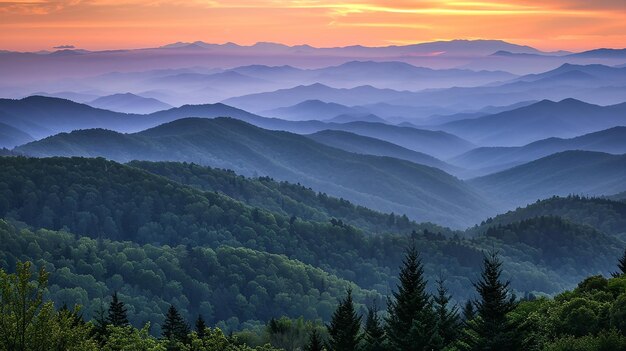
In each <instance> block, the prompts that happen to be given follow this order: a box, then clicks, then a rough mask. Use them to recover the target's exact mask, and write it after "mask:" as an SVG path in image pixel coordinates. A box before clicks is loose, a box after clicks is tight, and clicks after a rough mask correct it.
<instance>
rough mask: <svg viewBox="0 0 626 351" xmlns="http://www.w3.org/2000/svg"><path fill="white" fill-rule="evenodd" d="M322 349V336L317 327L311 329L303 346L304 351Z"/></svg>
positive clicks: (319, 350) (318, 350)
mask: <svg viewBox="0 0 626 351" xmlns="http://www.w3.org/2000/svg"><path fill="white" fill-rule="evenodd" d="M323 350H324V342H323V341H322V336H321V335H320V332H319V331H318V330H317V329H313V331H311V334H310V336H309V342H308V344H307V345H306V346H305V347H304V351H323Z"/></svg>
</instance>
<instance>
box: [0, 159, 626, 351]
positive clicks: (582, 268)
mask: <svg viewBox="0 0 626 351" xmlns="http://www.w3.org/2000/svg"><path fill="white" fill-rule="evenodd" d="M625 208H626V207H625V205H624V203H623V202H621V201H619V200H617V199H598V198H583V197H576V196H570V197H555V198H550V199H546V200H542V201H538V202H537V203H533V204H531V205H529V206H527V207H525V208H519V209H517V210H515V211H511V212H509V213H506V214H503V215H500V216H496V217H493V218H490V219H487V220H485V221H484V222H483V223H481V224H480V225H477V226H475V227H472V228H469V229H467V230H465V231H460V230H452V229H448V228H444V227H441V226H437V225H434V224H430V223H416V222H414V221H411V220H410V219H409V218H408V217H407V216H406V215H404V214H394V213H381V212H377V211H373V210H370V209H368V208H365V207H362V206H357V205H354V204H352V203H351V202H349V201H346V200H344V199H340V198H335V197H332V196H329V195H327V194H324V193H319V192H315V191H314V190H312V189H309V188H306V187H304V186H302V185H299V184H291V183H288V182H278V181H275V180H273V179H271V178H268V177H252V178H251V177H243V176H240V175H237V174H236V173H234V172H232V171H229V170H222V169H214V168H209V167H204V166H199V165H196V164H193V163H176V162H145V161H133V162H130V163H128V164H121V163H117V162H113V161H107V160H105V159H102V158H62V157H57V158H43V159H36V158H26V157H0V269H2V273H1V274H0V309H1V311H0V312H2V313H1V314H2V317H1V318H2V320H1V321H0V333H3V335H2V336H1V337H0V339H2V340H5V344H3V345H1V346H0V350H91V349H93V350H286V351H291V350H322V349H326V350H329V351H330V350H372V351H373V350H624V349H626V324H625V322H624V321H626V278H624V276H623V273H624V271H625V270H626V257H624V248H626V243H625V242H624V240H623V239H624V237H625V236H624V233H625V230H624V229H623V228H624V227H623V225H622V224H623V223H626V210H625ZM604 277H610V278H604ZM564 291H565V292H564Z"/></svg>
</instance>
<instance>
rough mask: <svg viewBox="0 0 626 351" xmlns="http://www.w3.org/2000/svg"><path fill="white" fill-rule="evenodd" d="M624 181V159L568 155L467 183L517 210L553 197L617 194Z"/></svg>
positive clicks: (591, 154) (625, 185)
mask: <svg viewBox="0 0 626 351" xmlns="http://www.w3.org/2000/svg"><path fill="white" fill-rule="evenodd" d="M624 179H626V156H625V155H619V156H618V155H610V154H606V153H599V152H591V151H566V152H561V153H558V154H554V155H551V156H548V157H544V158H541V159H539V160H536V161H532V162H529V163H526V164H523V165H520V166H517V167H514V168H511V169H508V170H506V171H502V172H499V173H494V174H491V175H488V176H484V177H480V178H474V179H471V180H469V181H468V182H469V183H470V184H471V185H474V186H476V187H477V188H479V189H481V190H483V191H484V192H485V193H488V194H490V195H491V196H492V197H493V198H494V199H495V200H496V201H499V202H500V203H501V204H502V205H503V206H505V207H509V208H515V207H517V206H523V205H526V204H528V203H532V202H535V201H536V200H538V199H544V198H548V197H552V196H554V195H559V196H566V195H570V194H577V195H584V196H598V195H605V194H614V193H617V192H620V191H624V190H625V189H626V183H624Z"/></svg>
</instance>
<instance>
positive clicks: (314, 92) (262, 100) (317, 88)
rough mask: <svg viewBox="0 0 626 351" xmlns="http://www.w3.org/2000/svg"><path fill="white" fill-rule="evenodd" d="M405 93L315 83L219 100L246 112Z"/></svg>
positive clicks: (367, 100) (394, 96) (357, 102)
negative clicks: (311, 102)
mask: <svg viewBox="0 0 626 351" xmlns="http://www.w3.org/2000/svg"><path fill="white" fill-rule="evenodd" d="M408 96H411V93H410V92H404V91H397V90H392V89H378V88H375V87H372V86H369V85H364V86H359V87H355V88H333V87H330V86H327V85H324V84H320V83H315V84H311V85H299V86H296V87H293V88H287V89H279V90H276V91H272V92H264V93H255V94H249V95H244V96H239V97H234V98H229V99H226V100H224V101H222V102H223V103H225V104H227V105H231V106H235V107H238V108H241V109H244V110H247V111H252V112H259V113H260V112H262V111H267V110H272V109H276V108H280V107H284V106H291V105H296V104H299V103H301V102H304V101H307V100H321V101H324V102H328V103H336V104H341V105H347V106H354V105H363V104H370V103H375V102H384V101H387V100H391V99H399V98H401V97H408Z"/></svg>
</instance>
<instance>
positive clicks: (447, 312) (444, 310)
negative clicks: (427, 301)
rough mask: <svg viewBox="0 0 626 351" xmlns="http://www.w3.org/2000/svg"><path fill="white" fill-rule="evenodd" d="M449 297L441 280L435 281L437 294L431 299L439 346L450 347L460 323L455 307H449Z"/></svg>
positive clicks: (456, 335) (457, 309)
mask: <svg viewBox="0 0 626 351" xmlns="http://www.w3.org/2000/svg"><path fill="white" fill-rule="evenodd" d="M450 299H451V297H450V295H448V289H447V288H446V287H445V285H444V281H443V279H441V278H440V279H439V280H437V294H436V295H435V297H434V298H433V300H434V304H435V315H436V317H437V334H438V338H439V340H440V345H437V346H439V347H437V349H442V348H443V346H447V345H450V344H451V343H452V342H453V341H455V340H456V339H457V337H458V335H459V331H460V327H461V322H460V319H459V308H458V307H457V306H453V307H450V306H449V304H450Z"/></svg>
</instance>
